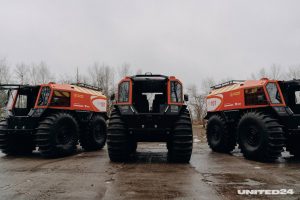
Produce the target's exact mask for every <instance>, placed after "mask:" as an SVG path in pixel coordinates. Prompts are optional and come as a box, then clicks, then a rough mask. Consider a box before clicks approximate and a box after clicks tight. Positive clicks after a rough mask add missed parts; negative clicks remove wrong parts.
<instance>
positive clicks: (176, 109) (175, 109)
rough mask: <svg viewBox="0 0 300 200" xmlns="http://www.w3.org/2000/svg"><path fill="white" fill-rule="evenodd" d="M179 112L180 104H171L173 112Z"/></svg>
mask: <svg viewBox="0 0 300 200" xmlns="http://www.w3.org/2000/svg"><path fill="white" fill-rule="evenodd" d="M178 112H179V106H174V105H171V113H178Z"/></svg>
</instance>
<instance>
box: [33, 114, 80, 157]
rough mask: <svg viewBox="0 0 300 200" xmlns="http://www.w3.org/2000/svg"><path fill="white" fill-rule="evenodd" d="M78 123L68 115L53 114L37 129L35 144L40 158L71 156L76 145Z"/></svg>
mask: <svg viewBox="0 0 300 200" xmlns="http://www.w3.org/2000/svg"><path fill="white" fill-rule="evenodd" d="M78 132H79V128H78V123H77V121H76V119H75V118H74V117H73V116H72V115H71V114H69V113H65V112H61V113H53V114H51V115H49V116H47V117H45V118H44V120H42V121H41V122H40V124H39V126H38V128H37V133H36V143H37V146H38V147H39V151H40V153H41V155H42V156H44V157H49V158H53V157H54V158H55V157H61V156H67V155H71V154H73V153H74V152H75V151H76V145H77V144H78Z"/></svg>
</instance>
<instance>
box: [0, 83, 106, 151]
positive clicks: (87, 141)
mask: <svg viewBox="0 0 300 200" xmlns="http://www.w3.org/2000/svg"><path fill="white" fill-rule="evenodd" d="M0 89H1V92H2V94H3V92H4V91H5V92H6V93H7V97H8V98H7V102H6V103H5V105H6V108H5V112H6V117H5V119H4V120H2V121H1V122H0V149H1V150H2V152H3V153H5V154H8V155H10V154H14V155H16V154H28V153H31V152H32V151H33V150H35V148H36V147H38V148H39V151H40V153H41V154H42V156H45V157H58V156H65V155H70V154H72V153H73V152H74V151H75V150H76V145H77V144H78V141H79V142H80V145H81V146H82V148H83V149H85V150H88V151H92V150H99V149H102V148H103V146H104V145H105V142H106V131H107V127H106V120H107V118H108V117H107V112H106V110H107V99H106V97H105V96H104V95H103V94H102V92H101V91H99V89H98V88H95V87H92V86H88V85H85V84H77V85H69V84H55V83H49V84H42V85H37V86H30V85H1V86H0Z"/></svg>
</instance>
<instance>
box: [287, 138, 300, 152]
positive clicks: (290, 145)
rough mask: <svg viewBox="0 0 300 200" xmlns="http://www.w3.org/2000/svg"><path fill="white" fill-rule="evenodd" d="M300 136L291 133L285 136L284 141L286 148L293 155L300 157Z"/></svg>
mask: <svg viewBox="0 0 300 200" xmlns="http://www.w3.org/2000/svg"><path fill="white" fill-rule="evenodd" d="M299 141H300V136H298V135H292V136H289V138H287V142H286V150H287V151H289V152H290V154H292V155H294V156H295V157H297V158H300V145H299Z"/></svg>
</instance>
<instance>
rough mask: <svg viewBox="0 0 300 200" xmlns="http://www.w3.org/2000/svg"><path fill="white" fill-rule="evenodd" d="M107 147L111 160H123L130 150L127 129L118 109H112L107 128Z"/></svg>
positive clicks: (127, 157) (125, 159)
mask: <svg viewBox="0 0 300 200" xmlns="http://www.w3.org/2000/svg"><path fill="white" fill-rule="evenodd" d="M107 149H108V155H109V158H110V160H111V161H112V162H124V161H127V160H128V159H129V156H130V153H131V152H132V149H133V148H132V143H131V141H130V138H129V135H128V129H127V128H126V125H125V123H124V121H123V120H122V118H121V116H120V114H119V112H118V110H116V109H113V110H112V112H111V117H110V119H109V124H108V129H107Z"/></svg>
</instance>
